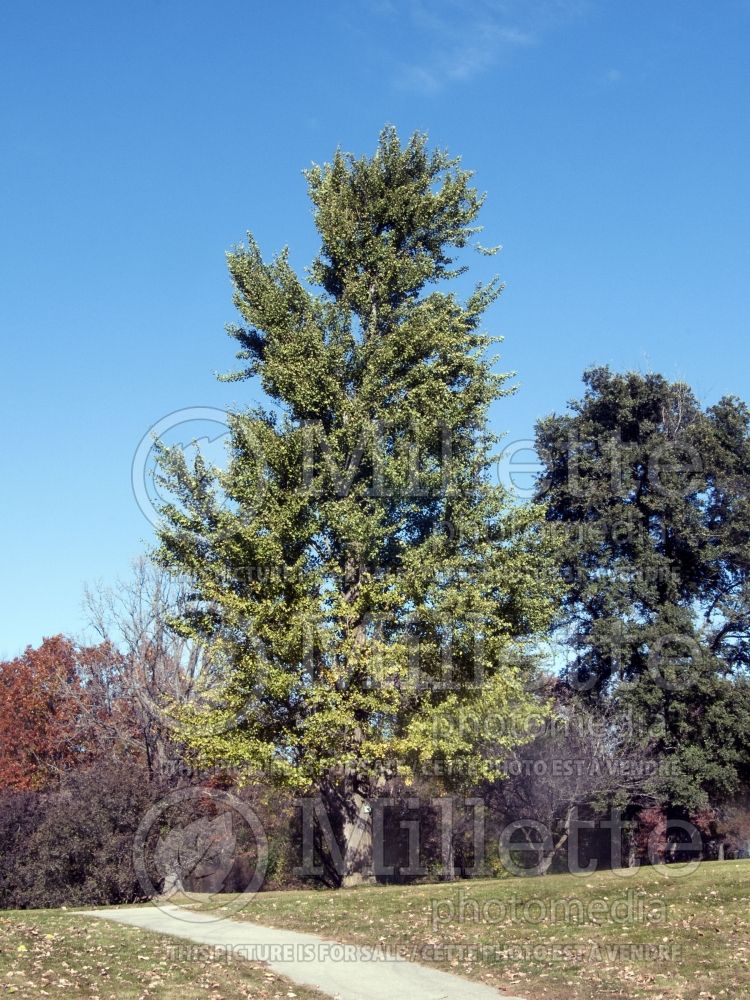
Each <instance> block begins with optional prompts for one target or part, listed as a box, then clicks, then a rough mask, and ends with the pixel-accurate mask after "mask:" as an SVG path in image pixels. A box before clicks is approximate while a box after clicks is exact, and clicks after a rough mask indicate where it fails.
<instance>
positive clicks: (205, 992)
mask: <svg viewBox="0 0 750 1000" xmlns="http://www.w3.org/2000/svg"><path fill="white" fill-rule="evenodd" d="M175 943H178V944H180V945H184V944H185V943H186V942H184V941H180V942H176V941H175V939H172V938H168V937H164V936H163V935H160V934H149V933H147V932H145V931H141V930H138V929H137V928H135V927H127V926H125V925H123V924H114V923H110V922H109V921H104V920H102V921H96V920H92V919H91V918H87V917H81V916H78V915H76V914H75V913H74V912H73V911H67V912H66V911H63V910H19V911H12V910H5V911H2V912H0V997H5V996H14V997H19V998H21V997H23V998H26V997H28V998H31V997H34V998H37V997H44V996H50V997H58V998H61V1000H67V998H68V997H76V998H78V997H82V998H83V997H85V998H86V1000H139V998H144V1000H145V998H152V997H153V998H159V1000H197V998H198V997H200V998H201V1000H236V998H237V1000H238V998H240V997H252V998H253V1000H276V998H283V1000H288V998H294V997H297V998H298V1000H321V997H322V996H323V994H321V993H318V992H317V991H315V990H309V989H305V988H304V987H302V986H297V985H293V984H291V983H290V982H289V981H288V980H286V979H283V978H282V977H280V976H277V975H275V974H273V973H271V972H269V971H268V970H267V969H265V968H264V967H263V966H261V965H251V964H250V963H248V962H243V961H241V960H239V959H237V960H230V961H201V960H192V959H191V960H190V961H187V960H185V959H181V960H180V961H176V960H173V958H172V957H171V956H170V946H171V945H173V944H175Z"/></svg>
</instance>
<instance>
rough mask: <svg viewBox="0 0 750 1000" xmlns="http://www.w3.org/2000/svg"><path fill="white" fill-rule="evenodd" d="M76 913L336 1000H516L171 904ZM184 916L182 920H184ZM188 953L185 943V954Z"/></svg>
mask: <svg viewBox="0 0 750 1000" xmlns="http://www.w3.org/2000/svg"><path fill="white" fill-rule="evenodd" d="M82 916H86V917H95V918H96V919H98V920H116V921H119V922H120V923H123V924H132V925H134V926H136V927H141V928H143V930H148V931H156V932H157V933H160V934H169V935H171V936H172V937H177V938H184V939H186V940H187V941H192V942H195V943H196V944H199V945H204V946H205V945H208V946H213V947H215V948H217V949H219V951H220V953H222V954H223V952H224V951H226V952H231V953H233V954H235V955H236V956H237V957H239V958H244V959H247V960H248V961H251V962H253V961H254V962H264V963H266V964H267V965H269V966H270V967H271V969H273V971H274V972H277V973H278V974H279V975H282V976H286V977H287V979H291V980H292V981H293V982H295V983H300V984H303V985H305V986H314V987H316V988H317V989H319V990H321V991H322V992H323V993H329V994H330V995H331V996H333V997H337V998H339V1000H401V998H404V1000H501V998H503V1000H520V998H519V997H508V996H507V995H505V994H501V993H500V992H498V990H496V989H493V988H492V987H490V986H484V985H482V984H481V983H472V982H469V981H468V980H466V979H461V978H459V977H458V976H453V975H451V974H450V973H448V972H441V971H440V970H439V969H431V968H428V967H427V966H424V965H417V964H416V963H415V962H409V961H406V960H404V959H402V958H394V957H393V956H388V955H385V956H384V954H383V953H382V952H380V951H378V950H377V949H373V948H369V947H363V946H359V945H350V944H337V943H336V942H333V941H326V940H325V939H324V938H321V937H317V936H316V935H314V934H300V933H298V932H297V931H288V930H280V929H278V928H275V927H263V926H261V925H260V924H254V923H250V922H249V921H247V920H229V919H223V920H217V919H216V917H215V916H208V915H206V914H202V913H198V912H194V911H190V913H189V917H188V914H187V912H186V911H185V910H184V909H182V908H180V907H178V906H169V905H167V904H161V905H159V906H155V905H146V906H137V907H132V908H130V909H125V910H90V911H87V912H85V913H82ZM186 918H187V919H186ZM185 955H186V958H187V957H189V946H188V948H187V949H186V952H185Z"/></svg>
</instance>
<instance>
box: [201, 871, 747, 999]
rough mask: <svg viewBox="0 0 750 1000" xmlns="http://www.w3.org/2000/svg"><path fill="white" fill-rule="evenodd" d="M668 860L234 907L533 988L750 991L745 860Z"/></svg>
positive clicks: (561, 992)
mask: <svg viewBox="0 0 750 1000" xmlns="http://www.w3.org/2000/svg"><path fill="white" fill-rule="evenodd" d="M622 871H628V870H621V872H622ZM668 871H669V876H670V877H665V876H664V875H662V874H659V873H658V872H657V870H655V869H653V868H649V867H644V868H642V869H639V870H637V871H635V874H633V873H632V870H631V872H630V877H628V878H623V877H618V874H617V873H613V872H601V873H595V874H593V875H588V876H583V877H578V876H572V875H550V876H544V877H542V878H523V879H522V878H507V879H497V880H487V881H476V882H462V883H453V884H443V885H419V886H410V887H404V886H387V887H385V886H384V887H368V888H362V889H352V890H347V891H339V892H328V891H317V892H316V891H310V892H269V893H261V894H259V895H258V896H256V897H254V898H253V899H252V900H251V902H250V903H249V905H248V906H247V907H246V908H245V909H243V910H241V911H239V912H238V913H236V914H234V915H235V916H237V917H239V918H244V919H247V920H255V921H258V922H260V923H265V924H269V925H273V926H277V927H290V928H295V929H297V930H308V931H313V932H316V933H318V934H321V935H322V936H324V937H330V938H335V939H338V940H341V941H354V942H364V943H370V944H381V945H386V944H387V945H389V946H392V947H403V949H404V952H403V953H404V954H407V955H409V956H410V957H413V958H414V959H415V960H417V961H422V962H424V963H431V962H435V963H436V964H438V965H440V966H441V967H442V968H445V969H448V970H449V971H454V972H457V973H459V974H461V975H464V976H467V977H470V978H476V979H481V980H484V981H485V982H487V983H490V984H492V985H494V986H497V987H499V988H501V989H504V990H506V991H508V992H516V993H518V994H520V995H521V996H525V997H528V998H529V1000H537V998H539V1000H541V998H546V1000H553V998H554V1000H562V998H565V1000H593V998H596V1000H608V998H611V1000H614V998H615V997H629V998H634V1000H635V998H650V1000H712V998H718V997H722V998H724V997H726V998H731V1000H740V998H750V861H739V862H735V861H725V862H721V863H703V864H701V865H700V866H699V868H698V870H697V871H693V872H690V870H689V869H686V868H685V866H679V865H674V866H669V869H668ZM678 876H679V877H678ZM216 902H217V897H213V899H212V901H211V903H210V904H208V903H207V904H206V905H210V906H211V908H212V909H213V910H214V911H215V909H216ZM196 905H197V906H198V907H200V906H201V902H200V901H199V902H198V903H197V904H196ZM441 949H443V951H441ZM449 949H453V951H452V953H448V950H449ZM462 949H463V950H462Z"/></svg>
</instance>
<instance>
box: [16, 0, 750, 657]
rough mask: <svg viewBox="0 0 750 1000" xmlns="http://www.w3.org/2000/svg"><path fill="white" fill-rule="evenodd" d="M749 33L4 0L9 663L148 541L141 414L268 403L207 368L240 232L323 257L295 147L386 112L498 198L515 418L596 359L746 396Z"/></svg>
mask: <svg viewBox="0 0 750 1000" xmlns="http://www.w3.org/2000/svg"><path fill="white" fill-rule="evenodd" d="M749 40H750V4H749V3H748V2H744V0H718V2H717V3H715V4H712V5H706V4H705V3H700V4H699V3H697V2H693V0H660V2H659V3H652V2H649V3H643V2H631V3H627V4H626V3H623V2H611V0H504V2H501V0H477V2H474V3H472V2H462V3H459V2H451V0H433V2H431V3H426V2H424V3H423V2H417V0H399V2H395V0H394V2H393V3H391V2H389V0H369V2H365V0H359V2H358V0H354V2H351V0H350V2H346V3H345V2H343V0H341V2H340V0H331V2H329V3H328V4H325V5H323V4H321V5H317V4H309V3H305V4H302V3H291V2H289V3H280V4H278V5H275V6H272V5H270V4H264V5H260V4H257V5H256V4H249V3H247V0H215V2H213V3H210V4H209V3H208V2H206V0H180V2H177V0H131V2H130V3H128V4H110V3H102V2H101V0H96V2H93V0H68V2H66V3H64V4H61V3H59V2H52V0H38V2H35V3H33V4H32V3H28V2H27V0H6V2H5V3H3V4H2V7H0V137H1V142H2V154H1V155H0V208H1V215H0V218H1V220H2V225H1V226H0V275H1V276H2V279H1V280H2V294H0V331H2V338H3V354H2V365H1V366H0V401H1V402H0V405H1V406H2V410H3V426H4V428H5V442H6V444H5V456H4V458H5V461H4V488H3V490H2V529H3V535H4V537H3V554H4V570H5V572H4V573H3V574H2V576H1V577H0V656H3V655H5V656H7V655H13V654H15V653H16V652H18V651H19V650H20V649H22V648H23V647H24V646H25V645H26V644H27V643H37V642H38V641H39V640H40V639H41V638H42V636H43V635H51V634H54V633H56V632H60V631H64V632H76V631H77V630H79V629H80V628H81V626H82V623H83V616H82V611H81V593H82V587H83V584H84V582H88V583H90V584H95V583H96V582H97V581H98V580H102V581H105V582H112V581H114V579H115V578H116V577H118V576H123V575H127V571H128V565H129V562H130V560H131V559H132V558H133V557H135V556H137V555H138V553H139V552H141V551H143V550H144V549H146V548H147V547H148V546H149V545H150V544H151V542H152V540H153V535H152V529H151V525H150V524H149V521H148V520H147V518H146V517H145V516H144V514H143V512H142V511H141V509H140V508H139V505H138V503H137V502H136V499H135V497H134V494H133V488H132V485H131V469H132V464H133V458H134V455H135V454H136V452H137V449H138V444H139V441H140V440H141V439H142V437H143V435H144V434H146V433H147V431H148V429H149V427H151V426H152V425H153V424H155V423H156V422H157V421H159V420H160V419H161V418H163V417H164V416H165V415H166V414H169V413H172V412H174V411H179V410H183V409H189V408H197V407H204V408H216V409H219V410H220V409H222V408H223V407H226V406H227V405H232V404H235V405H243V404H244V403H247V402H250V401H251V399H252V387H251V386H249V385H248V384H247V383H239V384H230V385H222V384H220V383H217V382H216V381H215V380H214V378H213V375H212V373H213V372H215V371H217V370H218V371H226V370H228V369H230V368H231V367H232V358H233V346H232V345H233V341H231V340H230V339H229V338H228V337H226V335H225V334H224V332H223V326H224V324H225V323H227V322H231V321H232V320H233V319H234V315H233V309H232V305H231V292H230V286H229V283H228V279H227V275H226V269H225V263H224V253H225V251H226V250H227V249H228V248H229V247H230V246H231V245H233V244H235V243H238V242H240V241H241V240H242V239H243V236H244V234H245V232H246V230H248V229H250V230H252V231H253V232H254V233H255V235H256V237H257V238H258V240H259V242H260V244H261V246H262V247H263V248H264V251H265V252H266V253H268V254H269V255H270V254H271V253H273V252H275V251H276V250H278V249H279V248H280V247H281V246H282V245H284V244H287V243H288V244H289V246H290V247H291V253H292V260H293V262H294V263H295V264H296V265H297V266H299V267H300V268H301V267H303V266H304V265H305V263H307V261H308V260H309V258H310V257H311V256H312V255H313V253H314V250H315V245H316V244H315V233H314V230H313V227H312V222H311V215H310V210H309V204H308V202H307V199H306V193H305V186H304V181H303V179H302V176H301V173H300V171H301V169H302V168H303V167H305V166H307V165H308V164H309V163H310V162H311V161H318V162H320V161H323V160H325V159H327V158H329V157H330V155H331V153H332V152H333V150H334V149H335V148H336V146H337V145H341V146H342V147H344V148H345V149H350V150H353V151H355V152H357V153H363V152H368V153H369V152H371V151H372V150H373V148H374V145H375V142H376V139H377V134H378V132H379V130H380V128H381V127H382V126H383V124H384V123H386V122H393V123H395V124H396V125H397V126H398V128H399V130H400V131H401V132H402V133H404V134H407V133H409V132H410V131H412V130H413V129H417V128H418V129H422V130H426V131H428V132H429V134H430V137H431V140H432V141H433V142H434V143H436V144H438V145H441V146H447V147H448V148H449V149H450V150H451V151H453V152H456V153H459V154H461V155H462V156H463V159H464V163H465V165H466V166H468V167H471V168H473V169H475V170H476V171H477V184H478V185H479V186H480V187H481V188H482V189H483V190H486V191H487V192H488V199H487V203H486V209H485V212H484V218H483V221H484V223H485V226H486V232H485V234H484V237H483V241H484V242H485V243H501V244H502V245H503V248H504V249H503V252H502V253H501V254H500V256H499V257H497V258H495V259H494V260H493V261H487V260H486V259H485V258H482V257H480V256H477V259H476V265H475V267H476V272H475V273H476V275H477V277H482V276H486V275H487V274H488V273H489V270H490V269H496V270H498V271H499V272H500V273H501V275H502V276H503V278H504V279H505V280H506V282H507V289H506V292H505V294H504V296H503V298H502V299H501V301H500V302H499V303H498V304H497V305H496V306H495V307H494V308H493V311H492V313H491V314H490V316H489V320H488V324H489V326H490V327H491V329H492V330H493V331H494V332H496V333H499V334H502V335H504V336H505V338H506V340H505V344H504V356H503V366H504V367H506V368H509V369H514V370H516V371H518V373H519V382H520V384H521V388H520V391H519V393H518V395H516V396H515V397H513V398H512V399H509V400H506V401H503V402H502V403H501V404H499V405H498V406H497V407H496V409H495V411H494V413H493V420H494V423H495V426H496V428H497V429H498V430H502V431H507V432H508V441H509V442H510V441H515V440H519V439H524V438H527V437H529V436H530V434H531V433H532V427H533V423H534V420H535V419H536V418H537V417H539V416H541V415H543V414H546V413H548V412H549V411H551V410H554V409H558V410H559V409H561V408H562V407H563V406H564V404H565V401H566V400H567V399H569V398H571V397H574V396H576V395H577V394H578V392H579V389H580V374H581V372H582V370H583V369H584V368H585V367H586V366H587V365H589V364H592V363H597V362H601V363H609V364H611V365H612V366H614V367H616V368H638V369H643V370H645V369H653V370H659V371H662V372H664V373H665V374H666V375H668V376H671V377H679V378H683V379H685V380H687V381H688V382H690V383H691V384H692V385H693V387H694V388H695V390H696V392H697V394H698V395H699V397H700V398H701V399H703V400H705V401H706V402H712V401H714V400H715V399H717V398H718V397H719V396H721V395H722V394H724V393H735V394H738V395H740V396H744V397H745V398H750V366H749V365H748V361H749V360H750V347H749V346H748V338H747V332H748V314H749V312H750V307H749V306H748V277H749V274H748V272H749V271H750V267H749V265H750V250H749V249H748V247H749V243H748V233H749V232H750V197H749V196H748V178H749V177H750V170H749V169H748V168H749V167H750V162H749V160H750V155H749V154H750V142H749V139H750V115H748V113H747V108H748V97H749V94H748V90H749V89H750V88H749V86H748V84H749V83H750V79H749V75H750V74H749V71H748V60H747V51H748V41H749ZM206 415H208V416H210V413H208V411H205V412H203V413H202V414H199V416H200V418H201V419H204V418H205V416H206ZM206 426H208V425H204V427H206ZM217 426H218V425H217ZM174 433H175V434H177V435H179V434H180V433H181V431H179V430H177V431H175V432H174ZM198 433H199V434H200V433H204V431H199V432H198ZM205 433H206V436H208V437H211V431H210V428H209V429H208V430H206V431H205Z"/></svg>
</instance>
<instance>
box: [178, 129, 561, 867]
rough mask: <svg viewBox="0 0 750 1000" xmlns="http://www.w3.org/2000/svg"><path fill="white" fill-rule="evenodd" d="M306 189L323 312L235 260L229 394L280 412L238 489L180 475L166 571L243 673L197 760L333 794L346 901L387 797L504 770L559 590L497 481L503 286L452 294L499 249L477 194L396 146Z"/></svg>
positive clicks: (251, 417)
mask: <svg viewBox="0 0 750 1000" xmlns="http://www.w3.org/2000/svg"><path fill="white" fill-rule="evenodd" d="M306 178H307V182H308V185H309V194H310V198H311V200H312V204H313V208H314V216H315V222H316V226H317V229H318V232H319V234H320V238H321V247H320V252H319V254H318V256H317V257H316V259H315V260H314V262H313V264H312V267H311V270H310V284H312V285H313V286H314V289H315V290H310V288H309V287H307V284H306V283H303V282H302V281H301V280H300V278H299V277H298V276H297V274H296V273H295V272H294V270H293V269H292V267H291V266H290V263H289V259H288V255H287V252H286V251H283V252H282V253H281V254H280V255H279V256H277V257H276V258H275V259H274V260H272V261H271V262H266V261H265V260H264V259H263V257H262V256H261V252H260V250H259V248H258V246H257V245H256V243H255V241H254V240H253V238H252V237H249V238H248V243H247V245H246V246H244V245H243V246H240V247H238V248H236V249H235V250H233V251H232V252H231V253H230V254H229V255H228V260H229V271H230V274H231V277H232V280H233V283H234V288H235V304H236V306H237V308H238V310H239V312H240V314H241V316H242V325H240V326H236V327H232V328H230V332H231V334H232V335H233V336H234V337H235V338H236V339H237V340H238V341H239V343H240V345H241V351H240V352H239V354H238V357H239V358H240V359H241V360H242V363H243V364H242V368H241V370H240V371H238V372H236V373H234V374H232V375H229V376H224V377H225V378H227V379H230V380H241V379H247V378H251V377H253V376H257V377H258V378H259V381H260V384H261V386H262V389H263V390H264V393H265V395H266V397H267V399H268V400H270V401H272V402H273V404H275V405H274V410H273V411H272V410H270V409H268V408H264V407H260V406H258V407H255V408H253V409H247V410H243V411H241V412H235V413H232V414H231V415H230V418H229V423H230V429H231V434H230V439H231V443H230V456H229V463H228V468H227V469H226V470H218V469H214V468H210V467H208V466H206V465H204V464H203V463H202V462H201V461H200V459H198V461H197V462H196V464H195V465H194V467H191V468H189V467H188V466H187V464H186V463H185V461H184V458H183V456H182V453H181V452H179V451H176V450H172V451H170V450H166V451H165V452H164V453H163V456H162V469H163V475H164V478H165V481H166V482H167V483H168V485H169V487H170V489H171V491H172V495H173V498H174V499H173V501H172V502H170V503H168V504H167V505H165V507H164V510H163V514H164V522H163V527H162V529H161V533H160V536H161V547H160V558H161V560H162V561H163V562H164V564H165V565H167V566H168V567H170V568H171V569H173V570H174V571H175V572H177V573H180V574H182V575H186V576H187V577H188V578H189V579H190V580H191V581H192V584H193V586H194V591H195V601H194V602H192V603H191V605H190V607H189V608H187V609H185V612H184V615H183V617H182V618H181V620H180V623H179V627H180V628H181V629H182V630H183V631H184V632H185V633H187V634H189V635H192V636H194V637H196V638H199V639H202V640H205V641H208V642H210V643H211V644H212V647H213V652H214V657H219V658H220V659H221V661H222V662H223V664H224V681H223V684H222V687H221V692H220V697H219V698H218V699H217V701H216V706H215V709H214V710H213V711H210V712H208V713H206V712H203V713H201V714H199V715H196V716H194V717H192V718H191V719H189V720H187V722H186V729H185V737H186V740H187V742H188V744H189V745H190V746H191V747H192V750H193V751H194V753H195V754H196V755H197V757H198V758H199V759H200V760H202V761H203V762H205V763H216V762H221V763H222V764H224V765H227V766H236V767H240V768H243V767H244V768H248V769H253V768H257V769H263V770H265V771H267V772H268V773H271V774H273V776H274V777H275V778H276V779H277V780H279V781H283V782H286V783H288V784H291V785H293V786H295V787H297V788H299V789H300V791H301V792H306V791H308V790H310V789H314V790H316V791H318V792H320V793H322V794H323V796H324V797H325V801H326V802H327V803H328V804H329V805H332V806H333V808H334V811H335V812H336V813H337V815H338V823H335V824H334V829H337V830H338V831H339V833H340V835H341V838H342V840H343V859H344V862H343V871H341V873H340V874H341V878H342V881H343V882H344V883H351V882H353V881H355V880H357V879H360V878H367V877H368V875H370V874H371V861H372V859H371V850H372V848H371V829H370V826H371V818H370V807H369V804H368V803H369V800H370V799H371V798H372V797H373V796H375V795H377V794H378V792H379V791H381V790H382V789H383V788H384V787H385V786H386V784H387V782H388V780H389V779H390V778H392V777H393V776H395V775H400V776H402V777H405V778H406V779H407V780H408V779H409V777H410V776H413V775H414V774H417V773H419V771H420V769H421V768H424V767H426V766H429V767H430V768H434V765H435V762H436V761H437V762H440V763H441V764H442V765H444V766H446V767H454V768H455V767H457V766H461V765H463V766H467V767H471V768H473V771H474V773H475V774H476V773H482V774H485V775H490V774H494V773H497V772H498V771H499V770H500V769H501V768H502V763H503V760H504V759H505V758H506V755H507V752H508V750H509V749H510V748H511V747H512V746H513V745H515V744H516V743H517V742H518V741H519V738H520V737H519V734H521V733H523V730H524V725H525V723H526V721H527V719H528V718H529V715H530V713H531V712H532V711H534V703H533V700H532V698H531V697H530V695H529V694H528V693H527V691H526V686H525V677H524V669H523V666H522V664H523V662H524V658H523V655H522V649H523V646H524V644H525V643H528V642H529V641H531V640H533V637H534V635H536V634H537V633H538V632H539V631H540V630H542V629H543V628H544V627H545V626H546V624H547V622H548V618H549V613H550V602H551V599H552V594H553V591H554V584H553V582H552V579H553V573H552V571H551V570H550V568H549V561H548V555H547V552H546V542H545V540H544V534H543V532H542V530H541V529H542V516H541V512H540V510H539V509H538V508H533V507H522V506H519V505H517V504H514V503H512V502H511V500H510V499H509V498H508V497H507V496H506V494H505V492H504V490H503V489H502V488H501V487H500V486H499V485H497V484H496V483H494V482H493V481H492V475H491V462H492V458H493V455H492V449H493V447H494V444H495V442H496V438H495V437H494V436H493V435H492V434H490V433H489V431H488V427H487V411H488V407H489V406H490V404H491V403H492V402H493V401H494V400H496V399H498V397H500V396H504V395H507V394H508V393H509V392H510V391H511V390H510V389H509V388H508V386H507V379H508V375H504V374H496V373H494V371H493V364H494V360H493V359H492V358H491V357H489V356H488V350H489V349H490V348H491V346H492V344H493V343H494V342H495V341H496V339H497V338H493V337H491V336H489V335H487V334H486V333H484V332H483V330H482V328H481V322H482V316H483V313H484V312H485V310H486V309H487V307H488V306H489V305H490V304H491V303H492V302H494V300H495V299H496V298H497V296H498V295H499V294H500V291H501V285H500V283H499V282H498V281H497V280H492V281H491V282H489V283H488V284H484V285H478V286H476V288H475V290H474V291H473V293H472V294H471V295H470V296H469V297H468V299H467V300H466V301H465V302H462V301H460V300H459V299H458V298H457V297H456V295H455V293H452V292H446V291H443V290H439V289H438V287H437V286H438V285H439V283H442V282H446V281H449V280H450V279H453V278H455V277H457V276H458V275H459V274H461V273H462V272H463V270H465V268H464V267H460V266H459V265H458V264H457V261H456V252H457V251H461V250H463V249H464V248H467V247H469V246H470V245H471V243H472V242H473V239H474V237H475V235H476V233H478V231H479V227H477V226H476V224H475V222H476V219H477V216H478V213H479V211H480V208H481V205H482V202H483V196H481V195H480V194H478V192H477V191H476V190H475V189H474V188H473V187H472V186H471V183H470V181H471V173H470V172H468V171H466V170H463V169H461V167H460V164H459V161H458V160H457V159H455V158H451V157H450V156H448V155H447V154H446V153H445V152H443V151H431V150H430V149H428V147H427V142H426V137H425V136H423V135H420V134H416V135H414V136H413V137H412V138H411V139H410V141H409V142H408V144H406V145H402V144H401V143H400V141H399V138H398V136H397V134H396V131H395V129H393V128H386V129H385V130H384V131H383V132H382V134H381V136H380V140H379V143H378V146H377V150H376V152H375V155H374V156H373V157H371V158H367V157H364V158H355V157H353V156H351V155H346V154H343V153H341V152H338V153H337V154H336V156H335V157H334V159H333V161H332V163H330V164H326V165H325V166H322V167H321V166H313V167H312V168H311V169H309V170H308V171H306ZM479 249H481V248H479ZM484 252H493V251H484Z"/></svg>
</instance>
